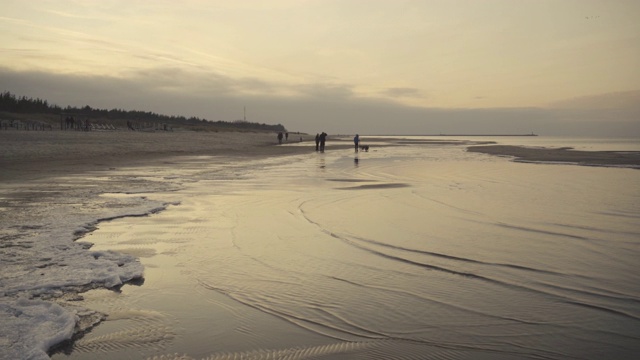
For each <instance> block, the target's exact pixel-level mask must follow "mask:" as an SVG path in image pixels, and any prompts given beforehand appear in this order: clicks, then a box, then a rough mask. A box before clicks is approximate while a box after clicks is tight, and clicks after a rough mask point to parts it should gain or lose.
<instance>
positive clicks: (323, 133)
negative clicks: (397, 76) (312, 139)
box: [320, 131, 327, 152]
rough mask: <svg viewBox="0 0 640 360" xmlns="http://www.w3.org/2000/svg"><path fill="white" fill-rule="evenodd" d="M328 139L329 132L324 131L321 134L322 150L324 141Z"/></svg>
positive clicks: (322, 149) (321, 149) (321, 150)
mask: <svg viewBox="0 0 640 360" xmlns="http://www.w3.org/2000/svg"><path fill="white" fill-rule="evenodd" d="M326 140H327V133H326V132H324V131H323V132H322V133H321V134H320V152H324V143H325V141H326Z"/></svg>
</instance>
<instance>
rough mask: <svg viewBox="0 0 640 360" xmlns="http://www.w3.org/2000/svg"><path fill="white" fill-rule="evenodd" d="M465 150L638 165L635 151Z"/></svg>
mask: <svg viewBox="0 0 640 360" xmlns="http://www.w3.org/2000/svg"><path fill="white" fill-rule="evenodd" d="M467 151H471V152H478V153H484V154H490V155H500V156H513V157H515V158H516V160H518V161H533V162H561V163H572V164H579V165H592V166H629V165H632V166H639V167H640V152H637V151H624V152H622V151H578V150H572V149H571V148H555V149H552V148H530V147H523V146H513V145H488V146H470V147H469V148H467Z"/></svg>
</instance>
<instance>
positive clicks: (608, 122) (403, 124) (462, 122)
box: [0, 67, 640, 136]
mask: <svg viewBox="0 0 640 360" xmlns="http://www.w3.org/2000/svg"><path fill="white" fill-rule="evenodd" d="M0 84H2V85H1V86H2V87H1V88H0V91H11V92H12V93H14V94H16V95H18V96H22V95H24V96H28V97H38V98H41V99H46V100H48V101H49V103H52V104H57V105H59V106H62V107H65V106H67V105H71V106H84V105H89V106H91V107H94V108H106V109H113V108H119V109H125V110H140V111H152V112H155V113H160V114H166V115H183V116H187V117H190V116H196V117H200V118H205V119H208V120H213V121H216V120H225V121H233V120H238V119H242V118H243V109H244V108H245V107H246V109H247V120H248V121H253V122H260V123H268V124H283V125H284V126H285V127H286V128H287V129H288V130H289V131H303V132H308V133H316V132H319V131H326V132H328V133H329V134H354V133H360V134H364V135H367V134H369V135H370V134H440V133H444V134H510V133H511V134H513V133H531V132H535V133H538V134H540V135H565V136H576V135H580V136H634V135H635V136H640V122H639V121H638V119H639V118H638V117H635V118H626V117H620V116H619V113H617V112H616V111H614V110H615V109H613V110H611V109H602V110H599V111H597V112H593V111H577V110H571V111H569V110H566V109H560V108H493V109H444V108H420V107H411V106H405V105H402V104H399V103H396V102H393V101H391V100H388V99H384V98H361V97H358V96H356V95H355V94H354V90H353V87H352V86H351V85H349V84H334V83H320V84H311V83H309V84H298V85H293V86H292V85H288V84H279V83H270V82H266V81H262V80H259V79H255V78H239V79H236V78H231V77H228V76H224V75H222V74H217V73H212V72H207V71H197V70H186V69H184V68H178V67H165V68H155V69H147V70H136V71H130V72H128V73H126V76H124V77H113V76H95V75H68V74H54V73H48V72H35V71H13V70H8V69H5V68H0ZM594 113H595V114H597V116H593V115H589V114H594ZM587 115H589V116H587Z"/></svg>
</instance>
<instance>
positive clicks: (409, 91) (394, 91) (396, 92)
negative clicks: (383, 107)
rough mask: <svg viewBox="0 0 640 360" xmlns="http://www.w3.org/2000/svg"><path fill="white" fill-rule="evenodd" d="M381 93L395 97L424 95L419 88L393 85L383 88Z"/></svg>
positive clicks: (418, 96)
mask: <svg viewBox="0 0 640 360" xmlns="http://www.w3.org/2000/svg"><path fill="white" fill-rule="evenodd" d="M381 93H382V95H384V96H390V97H393V98H403V97H410V98H420V97H422V94H421V92H420V90H419V89H416V88H408V87H391V88H387V89H385V90H383V91H382V92H381Z"/></svg>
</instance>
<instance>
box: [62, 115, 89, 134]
mask: <svg viewBox="0 0 640 360" xmlns="http://www.w3.org/2000/svg"><path fill="white" fill-rule="evenodd" d="M64 128H65V129H67V130H71V129H72V130H83V131H89V130H91V123H90V122H89V119H85V120H84V121H83V120H82V119H79V120H76V119H75V118H74V117H73V116H67V117H66V118H65V119H64Z"/></svg>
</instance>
